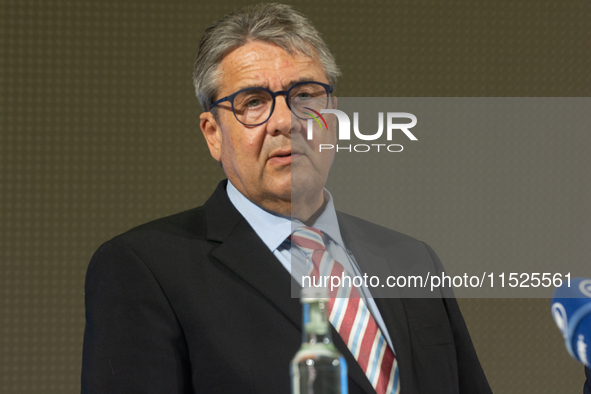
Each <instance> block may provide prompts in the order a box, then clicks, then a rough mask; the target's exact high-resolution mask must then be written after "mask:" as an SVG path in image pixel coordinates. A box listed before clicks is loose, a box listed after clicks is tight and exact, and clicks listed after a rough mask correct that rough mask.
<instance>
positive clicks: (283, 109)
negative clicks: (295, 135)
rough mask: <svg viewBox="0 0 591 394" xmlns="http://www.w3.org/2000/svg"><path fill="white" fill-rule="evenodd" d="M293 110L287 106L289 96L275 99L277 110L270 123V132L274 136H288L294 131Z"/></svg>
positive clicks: (280, 96)
mask: <svg viewBox="0 0 591 394" xmlns="http://www.w3.org/2000/svg"><path fill="white" fill-rule="evenodd" d="M291 115H292V113H291V110H290V109H289V106H288V105H287V96H285V95H283V94H282V95H278V96H277V97H275V109H274V110H273V113H272V114H271V118H270V119H269V122H268V125H267V127H268V131H269V133H273V134H288V133H291V131H292V119H291Z"/></svg>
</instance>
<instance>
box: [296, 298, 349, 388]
mask: <svg viewBox="0 0 591 394" xmlns="http://www.w3.org/2000/svg"><path fill="white" fill-rule="evenodd" d="M301 302H302V310H303V313H302V315H303V326H302V328H303V329H302V334H303V335H302V346H301V347H300V349H299V350H298V352H297V353H296V355H295V357H294V358H293V360H292V361H291V365H290V367H291V392H292V394H346V393H347V392H348V389H347V363H346V361H345V358H344V357H343V356H342V355H341V354H340V353H339V352H338V350H337V349H336V348H335V346H334V344H333V342H332V338H331V335H330V323H329V322H328V318H327V316H326V306H327V303H328V291H327V290H326V289H324V288H305V289H303V290H302V297H301Z"/></svg>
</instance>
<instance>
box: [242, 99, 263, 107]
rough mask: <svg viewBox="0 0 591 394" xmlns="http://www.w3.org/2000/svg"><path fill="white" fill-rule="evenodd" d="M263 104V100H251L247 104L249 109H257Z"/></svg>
mask: <svg viewBox="0 0 591 394" xmlns="http://www.w3.org/2000/svg"><path fill="white" fill-rule="evenodd" d="M261 104H262V102H261V99H250V100H248V101H247V102H246V106H247V107H257V106H259V105H261Z"/></svg>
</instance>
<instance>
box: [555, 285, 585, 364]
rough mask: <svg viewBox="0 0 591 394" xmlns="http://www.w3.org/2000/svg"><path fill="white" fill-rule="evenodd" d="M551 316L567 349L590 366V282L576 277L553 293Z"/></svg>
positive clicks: (575, 357)
mask: <svg viewBox="0 0 591 394" xmlns="http://www.w3.org/2000/svg"><path fill="white" fill-rule="evenodd" d="M552 317H554V321H555V322H556V325H557V326H558V328H559V329H560V331H561V332H562V336H563V337H564V340H565V345H566V349H567V350H568V352H569V353H570V355H571V356H572V357H573V358H574V359H575V360H577V361H579V362H581V363H583V364H585V365H586V366H587V367H591V363H590V360H591V279H589V278H575V279H573V280H571V281H570V286H569V283H568V282H565V283H563V284H562V286H560V287H558V288H557V289H556V290H555V291H554V296H553V298H552Z"/></svg>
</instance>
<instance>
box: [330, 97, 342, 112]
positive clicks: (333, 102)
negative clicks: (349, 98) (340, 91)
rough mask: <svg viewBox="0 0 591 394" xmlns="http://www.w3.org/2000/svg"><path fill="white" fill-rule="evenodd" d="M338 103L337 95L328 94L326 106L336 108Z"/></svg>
mask: <svg viewBox="0 0 591 394" xmlns="http://www.w3.org/2000/svg"><path fill="white" fill-rule="evenodd" d="M338 103H339V99H338V98H337V96H330V101H329V103H328V107H329V108H331V109H337V104H338Z"/></svg>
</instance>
